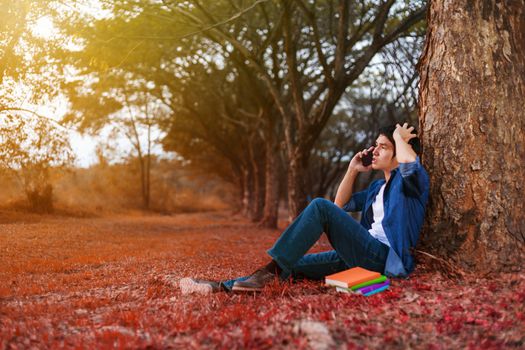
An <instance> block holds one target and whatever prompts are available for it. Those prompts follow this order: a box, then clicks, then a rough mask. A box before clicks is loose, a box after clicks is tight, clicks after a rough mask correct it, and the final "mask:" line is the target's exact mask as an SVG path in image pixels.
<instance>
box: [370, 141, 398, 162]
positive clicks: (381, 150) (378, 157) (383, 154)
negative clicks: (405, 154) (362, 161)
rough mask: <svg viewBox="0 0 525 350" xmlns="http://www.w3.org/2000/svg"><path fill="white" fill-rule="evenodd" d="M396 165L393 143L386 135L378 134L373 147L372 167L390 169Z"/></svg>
mask: <svg viewBox="0 0 525 350" xmlns="http://www.w3.org/2000/svg"><path fill="white" fill-rule="evenodd" d="M397 166H398V163H397V159H396V157H394V144H393V143H392V142H390V140H389V139H388V138H387V137H386V136H384V135H379V137H378V138H377V139H376V144H375V148H374V158H373V160H372V169H374V170H388V171H391V170H392V169H395V168H397Z"/></svg>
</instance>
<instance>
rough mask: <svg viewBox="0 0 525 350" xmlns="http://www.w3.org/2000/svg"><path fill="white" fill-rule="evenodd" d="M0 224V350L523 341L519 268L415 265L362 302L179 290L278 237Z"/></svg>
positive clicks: (256, 232)
mask: <svg viewBox="0 0 525 350" xmlns="http://www.w3.org/2000/svg"><path fill="white" fill-rule="evenodd" d="M0 223H2V224H1V225H0V261H1V264H0V348H2V349H4V348H5V349H18V348H31V347H34V348H53V349H54V348H57V347H64V348H89V349H93V348H124V349H127V348H133V349H137V348H138V349H141V348H144V349H155V348H177V349H178V348H184V349H191V348H195V349H197V348H228V349H236V348H238V349H243V348H261V349H264V348H288V349H296V348H305V349H306V348H315V349H331V348H342V349H354V348H394V349H395V348H399V349H401V348H424V349H441V348H443V349H450V348H472V349H480V348H482V349H485V348H487V349H490V348H494V349H500V348H525V307H524V305H525V274H524V273H523V272H521V273H513V274H503V275H497V276H496V275H492V276H484V277H477V276H474V275H467V276H465V277H464V278H462V279H450V278H447V277H445V276H444V275H442V274H441V273H440V272H437V271H435V270H433V269H432V267H431V264H429V263H427V262H425V261H423V263H421V264H420V265H419V267H418V269H417V270H416V272H415V273H414V274H413V275H412V276H411V277H410V279H407V280H398V279H396V280H394V281H393V284H392V287H391V289H390V290H389V291H387V292H384V293H380V294H377V295H375V296H371V297H368V298H367V297H360V296H354V295H347V294H340V293H335V292H334V291H333V290H331V289H328V288H326V287H323V286H322V284H321V283H320V282H315V281H299V282H295V283H286V284H284V285H281V286H278V285H274V286H271V287H270V288H268V289H267V290H265V291H264V292H263V293H261V294H259V295H256V296H254V295H237V294H227V293H217V294H214V295H211V296H199V295H191V296H183V295H181V293H180V292H179V290H178V288H177V281H178V280H179V279H180V278H182V277H185V276H195V277H200V278H210V279H211V278H213V279H226V278H231V277H235V276H239V275H244V274H248V273H250V272H252V271H253V270H254V269H256V268H257V267H259V266H260V265H261V264H263V263H265V262H266V261H267V257H266V255H265V250H266V249H267V248H269V247H270V246H271V244H272V243H273V241H274V240H275V239H276V238H277V237H278V235H279V231H278V230H276V231H273V230H264V229H260V228H257V227H255V226H254V225H252V224H250V223H248V222H247V221H245V220H244V219H241V218H238V217H231V216H230V215H228V214H227V213H212V214H210V213H207V214H184V215H176V216H154V215H151V216H117V217H103V218H83V219H78V218H65V217H56V216H55V217H53V216H31V217H29V216H26V215H18V216H13V215H11V214H9V213H5V212H4V213H0ZM327 249H329V245H328V244H327V242H326V241H325V240H323V241H321V242H320V243H319V244H318V245H316V247H314V250H316V251H322V250H327Z"/></svg>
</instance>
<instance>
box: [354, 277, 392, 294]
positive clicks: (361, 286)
mask: <svg viewBox="0 0 525 350" xmlns="http://www.w3.org/2000/svg"><path fill="white" fill-rule="evenodd" d="M384 281H386V276H384V275H381V277H378V278H376V279H373V280H370V281H366V282H363V283H359V284H356V285H355V286H353V287H351V288H350V289H351V290H352V291H355V290H357V289H359V288H363V287H366V286H369V285H371V284H376V283H382V282H384Z"/></svg>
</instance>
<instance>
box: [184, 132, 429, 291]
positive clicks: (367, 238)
mask: <svg viewBox="0 0 525 350" xmlns="http://www.w3.org/2000/svg"><path fill="white" fill-rule="evenodd" d="M413 130H414V128H413V127H408V124H407V123H405V124H404V125H403V126H401V125H399V124H397V125H396V126H391V127H387V128H382V129H381V130H380V131H379V136H378V137H377V139H376V142H375V146H373V147H370V148H368V149H365V150H363V151H361V152H358V153H357V154H356V155H355V156H354V157H353V158H352V160H351V161H350V164H349V166H348V170H347V172H346V174H345V176H344V178H343V181H342V182H341V184H340V185H339V189H338V191H337V195H336V198H335V203H332V202H330V201H328V200H326V199H322V198H316V199H315V200H313V201H312V202H311V203H310V204H309V205H308V207H306V209H305V210H304V211H303V212H302V213H301V214H300V215H299V216H298V217H297V218H296V219H295V221H294V222H293V223H292V224H291V225H290V226H288V227H287V228H286V230H285V231H284V232H283V233H282V234H281V236H280V237H279V239H278V240H277V242H276V243H275V244H274V246H273V247H272V248H271V249H270V250H268V254H269V255H270V257H271V258H272V260H271V262H270V263H268V264H267V265H266V266H264V267H262V268H260V269H258V270H257V271H255V272H254V273H253V274H252V275H250V276H247V277H242V278H238V279H234V280H230V281H226V282H221V283H217V282H209V281H199V280H194V279H190V278H184V279H182V280H181V281H180V287H181V290H182V292H183V293H190V292H195V291H196V292H201V293H207V292H214V291H219V290H226V291H234V292H258V291H261V290H262V289H263V288H264V286H266V285H267V284H268V283H270V282H272V281H274V280H275V279H276V278H279V279H280V280H284V279H286V278H288V277H290V276H292V277H297V276H302V277H306V278H310V279H322V278H324V276H326V275H329V274H332V273H335V272H338V271H342V270H346V269H349V268H351V267H355V266H361V267H363V268H365V269H368V270H372V271H377V272H381V273H385V274H386V275H388V276H407V275H408V274H409V273H411V272H412V271H413V270H414V259H413V257H412V255H411V252H410V248H412V247H414V246H415V245H416V243H417V240H418V237H419V231H420V229H421V226H422V224H423V219H424V216H425V206H426V203H427V200H428V190H429V180H428V174H427V173H426V171H425V169H424V168H423V166H422V165H421V163H420V161H419V157H418V155H417V152H419V140H418V139H417V136H416V135H415V134H413V133H412V131H413ZM413 146H414V147H413ZM369 152H373V159H372V164H371V165H368V166H365V165H363V163H362V158H363V157H364V156H365V155H367V154H368V153H369ZM372 169H374V170H379V171H382V172H383V174H384V180H377V181H374V182H372V183H371V184H370V186H369V187H368V188H367V189H366V190H365V191H362V192H358V193H355V194H352V188H353V185H354V182H355V180H356V178H357V175H358V174H359V173H360V172H367V171H371V170H372ZM347 211H362V219H361V223H359V222H357V221H356V220H354V219H353V218H352V217H351V216H349V215H348V214H347V213H346V212H347ZM323 232H325V233H326V235H327V237H328V240H329V241H330V244H331V245H332V247H333V248H334V250H331V251H327V252H322V253H316V254H307V255H305V254H306V252H307V251H308V250H309V249H310V248H311V247H312V246H313V245H314V244H315V242H317V240H319V238H320V237H321V235H322V233H323Z"/></svg>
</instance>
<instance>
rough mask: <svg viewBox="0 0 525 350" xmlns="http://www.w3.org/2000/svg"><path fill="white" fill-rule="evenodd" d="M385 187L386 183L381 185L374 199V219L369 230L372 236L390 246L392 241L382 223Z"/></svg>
mask: <svg viewBox="0 0 525 350" xmlns="http://www.w3.org/2000/svg"><path fill="white" fill-rule="evenodd" d="M385 187H386V183H385V184H384V185H383V186H381V188H380V189H379V193H378V194H377V196H376V198H375V199H374V203H372V212H373V213H374V221H373V222H372V227H371V228H370V230H368V232H370V234H371V235H372V237H374V238H376V239H378V240H379V241H380V242H381V243H384V244H386V245H387V246H389V247H390V242H388V238H386V234H385V230H384V229H383V225H382V224H381V222H382V221H383V217H384V216H385V208H384V206H383V192H385Z"/></svg>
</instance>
